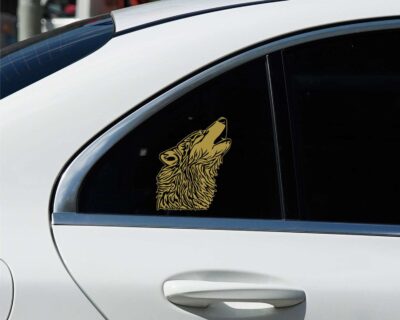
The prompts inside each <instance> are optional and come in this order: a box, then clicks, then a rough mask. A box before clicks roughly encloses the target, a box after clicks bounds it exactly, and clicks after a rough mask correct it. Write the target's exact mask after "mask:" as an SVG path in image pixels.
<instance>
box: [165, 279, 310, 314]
mask: <svg viewBox="0 0 400 320" xmlns="http://www.w3.org/2000/svg"><path fill="white" fill-rule="evenodd" d="M164 295H165V297H166V298H167V299H168V300H169V301H170V302H172V303H174V304H177V305H180V306H185V307H199V308H206V307H207V306H209V305H210V304H211V303H213V302H263V303H268V304H271V305H273V306H274V307H276V308H285V307H291V306H295V305H297V304H299V303H301V302H303V301H304V300H305V299H306V295H305V293H304V291H302V290H297V289H290V288H284V287H274V286H270V285H261V284H254V283H241V282H216V281H201V280H169V281H166V282H165V283H164Z"/></svg>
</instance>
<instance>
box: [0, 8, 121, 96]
mask: <svg viewBox="0 0 400 320" xmlns="http://www.w3.org/2000/svg"><path fill="white" fill-rule="evenodd" d="M113 33H114V24H113V21H112V19H111V17H110V16H109V15H106V16H101V17H97V18H92V19H88V20H83V21H79V22H76V23H72V24H70V25H68V26H65V27H61V28H58V29H56V30H54V31H50V32H46V33H44V34H42V35H40V36H36V37H33V38H31V39H28V40H25V41H22V42H19V43H16V44H13V45H11V46H9V47H6V48H4V49H3V50H2V51H1V59H0V98H4V97H6V96H8V95H10V94H12V93H14V92H16V91H18V90H20V89H22V88H25V87H26V86H28V85H30V84H32V83H34V82H36V81H38V80H40V79H42V78H44V77H46V76H48V75H50V74H52V73H54V72H56V71H58V70H60V69H62V68H64V67H66V66H68V65H70V64H71V63H73V62H75V61H77V60H79V59H82V58H83V57H85V56H87V55H89V54H90V53H92V52H94V51H96V50H97V49H98V48H100V47H101V46H103V45H104V44H105V43H106V42H107V41H108V40H110V39H111V37H112V35H113Z"/></svg>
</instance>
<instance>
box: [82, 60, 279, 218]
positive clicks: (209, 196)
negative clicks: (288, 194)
mask: <svg viewBox="0 0 400 320" xmlns="http://www.w3.org/2000/svg"><path fill="white" fill-rule="evenodd" d="M266 81H267V80H266V71H265V62H264V59H260V60H256V61H253V62H251V63H247V64H245V65H243V66H241V67H239V68H237V69H235V70H232V71H229V72H227V73H225V74H223V75H221V76H219V77H217V78H215V79H213V80H212V81H209V82H208V83H206V84H204V85H202V86H200V87H198V88H196V89H194V90H193V91H192V92H190V93H188V94H187V95H185V96H183V97H181V98H179V99H178V100H176V101H175V102H173V103H172V104H170V105H169V106H167V107H165V108H164V109H162V110H161V111H159V112H158V113H157V114H155V115H154V116H152V117H150V118H149V119H148V120H146V121H145V122H143V123H142V124H141V125H139V126H138V127H136V128H135V129H134V130H133V131H132V132H131V133H130V134H128V135H127V136H126V137H125V138H123V139H122V140H121V141H120V142H119V143H117V144H116V145H115V146H114V147H113V148H112V149H111V150H110V151H109V152H108V153H107V154H106V155H105V156H104V157H103V158H102V159H101V160H100V161H99V162H98V163H97V164H96V165H95V166H94V167H93V168H92V170H91V171H90V172H89V174H88V175H87V177H86V178H85V180H84V182H83V185H82V187H81V189H80V193H79V197H78V211H79V212H81V213H117V214H137V215H159V216H166V215H170V216H195V217H234V218H278V219H279V218H280V208H279V193H278V187H277V177H276V170H275V155H274V145H273V138H272V137H273V135H272V126H271V114H270V109H269V97H268V94H267V83H266Z"/></svg>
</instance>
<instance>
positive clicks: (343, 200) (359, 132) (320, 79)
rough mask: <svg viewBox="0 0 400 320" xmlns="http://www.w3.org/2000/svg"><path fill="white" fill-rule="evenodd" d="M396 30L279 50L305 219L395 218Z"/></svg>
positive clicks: (399, 88)
mask: <svg viewBox="0 0 400 320" xmlns="http://www.w3.org/2000/svg"><path fill="white" fill-rule="evenodd" d="M399 57H400V31H397V30H396V31H393V30H392V31H382V32H372V33H361V34H356V35H350V36H341V37H337V38H332V39H326V40H322V41H317V42H312V43H308V44H305V45H300V46H298V47H294V48H291V49H288V50H285V51H284V63H285V67H286V72H287V74H286V78H287V88H288V93H289V96H290V105H291V108H290V112H291V117H292V119H293V126H292V127H293V137H294V138H295V140H296V141H295V142H296V144H295V145H296V149H295V150H296V157H297V164H298V166H297V170H298V177H301V181H299V185H300V187H301V193H300V194H301V197H302V199H303V201H302V203H301V211H302V216H303V218H304V219H307V220H322V221H344V222H371V223H400V202H399V200H398V199H399V197H400V165H399V164H400V152H399V150H400V58H399Z"/></svg>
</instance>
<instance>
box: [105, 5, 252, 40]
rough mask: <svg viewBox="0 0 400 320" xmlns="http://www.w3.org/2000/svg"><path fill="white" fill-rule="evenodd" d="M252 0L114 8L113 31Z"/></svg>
mask: <svg viewBox="0 0 400 320" xmlns="http://www.w3.org/2000/svg"><path fill="white" fill-rule="evenodd" d="M254 2H257V0H202V1H188V0H164V1H158V2H155V3H147V4H143V5H140V6H136V7H134V8H132V9H130V10H126V9H120V10H116V11H113V13H112V15H113V18H114V19H115V31H116V32H119V31H123V30H126V29H129V28H135V27H138V26H142V25H145V24H147V23H152V22H154V21H158V20H162V19H168V18H173V17H176V16H178V15H185V14H191V13H193V12H198V11H203V10H210V9H215V8H221V7H226V6H232V5H237V4H246V3H247V4H250V3H254Z"/></svg>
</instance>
